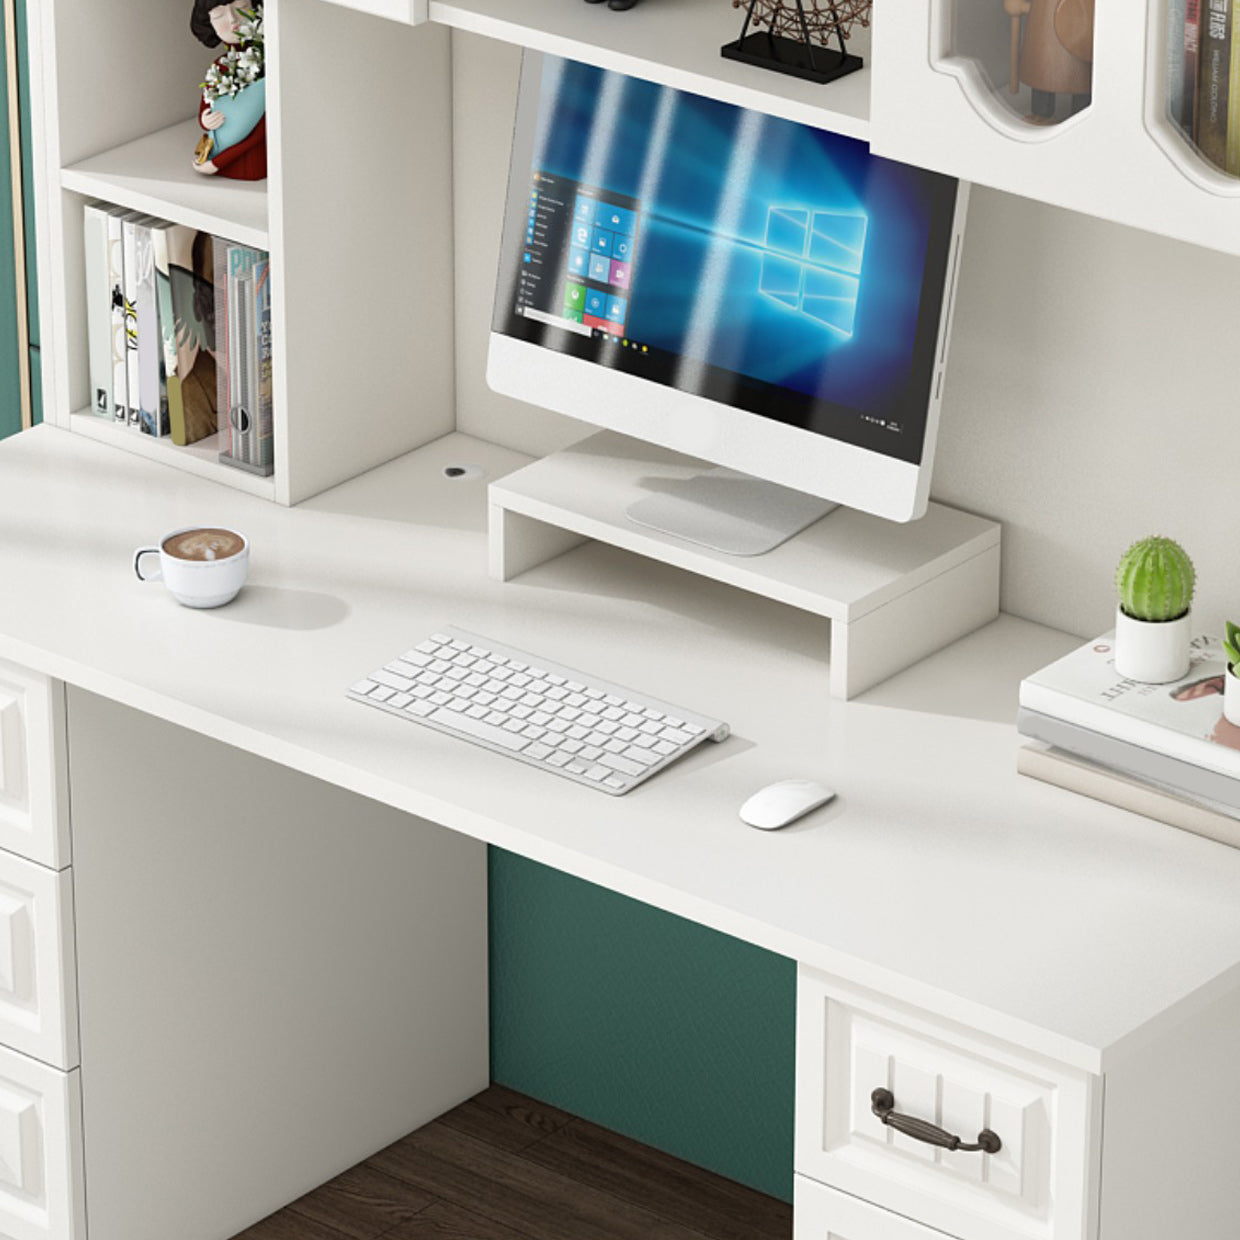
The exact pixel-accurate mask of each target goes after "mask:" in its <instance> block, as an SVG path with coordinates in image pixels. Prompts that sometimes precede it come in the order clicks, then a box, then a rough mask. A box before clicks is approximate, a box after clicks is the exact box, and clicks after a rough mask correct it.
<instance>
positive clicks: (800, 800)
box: [741, 779, 835, 831]
mask: <svg viewBox="0 0 1240 1240" xmlns="http://www.w3.org/2000/svg"><path fill="white" fill-rule="evenodd" d="M834 797H835V790H834V789H833V788H828V787H827V786H826V784H820V783H819V782H818V781H817V780H816V779H781V780H780V781H779V782H778V783H776V784H767V786H766V787H765V788H759V789H758V791H757V792H755V793H754V794H753V796H751V797H750V798H749V800H748V801H746V802H745V804H744V805H742V806H741V821H742V822H746V823H748V824H749V825H750V826H751V827H757V828H758V829H759V830H761V831H774V830H775V829H776V828H777V827H786V826H787V825H788V824H789V823H790V822H796V820H797V819H798V818H800V817H802V816H803V815H805V814H808V813H809V812H810V810H812V809H817V808H818V807H819V806H820V805H825V804H826V803H827V802H828V801H830V800H833V799H834Z"/></svg>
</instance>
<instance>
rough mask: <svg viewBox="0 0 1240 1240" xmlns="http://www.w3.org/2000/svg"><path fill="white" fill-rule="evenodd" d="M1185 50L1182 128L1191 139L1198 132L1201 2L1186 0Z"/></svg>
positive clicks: (1181, 109)
mask: <svg viewBox="0 0 1240 1240" xmlns="http://www.w3.org/2000/svg"><path fill="white" fill-rule="evenodd" d="M1183 49H1184V61H1183V66H1184V67H1183V73H1182V79H1181V89H1182V94H1181V98H1180V126H1181V128H1182V129H1183V130H1184V132H1185V133H1186V134H1188V135H1189V136H1190V137H1191V136H1192V135H1193V134H1194V133H1195V132H1196V118H1197V65H1198V62H1199V60H1200V52H1201V0H1185V4H1184V43H1183Z"/></svg>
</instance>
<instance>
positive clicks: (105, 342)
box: [82, 202, 114, 418]
mask: <svg viewBox="0 0 1240 1240" xmlns="http://www.w3.org/2000/svg"><path fill="white" fill-rule="evenodd" d="M108 212H109V208H108V206H107V204H106V203H100V202H93V203H89V204H88V205H87V207H86V212H85V216H84V220H83V226H82V232H83V244H84V251H85V258H86V335H87V354H88V357H89V359H90V411H91V413H93V414H94V415H95V416H96V417H100V418H111V417H112V416H113V412H114V410H113V406H112V297H111V289H110V288H109V287H108Z"/></svg>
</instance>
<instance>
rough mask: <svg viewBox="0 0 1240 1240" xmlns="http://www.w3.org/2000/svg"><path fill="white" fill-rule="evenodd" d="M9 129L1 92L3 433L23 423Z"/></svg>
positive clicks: (1, 38)
mask: <svg viewBox="0 0 1240 1240" xmlns="http://www.w3.org/2000/svg"><path fill="white" fill-rule="evenodd" d="M7 51H8V48H7V45H6V43H5V35H4V27H3V25H0V54H3V55H7ZM8 132H9V103H8V95H7V93H6V92H4V91H0V436H2V435H11V434H12V433H13V432H14V431H18V430H20V429H21V425H22V415H21V380H20V371H19V369H18V342H17V293H16V287H17V285H16V281H17V263H16V261H15V259H14V253H13V206H12V202H11V199H10V194H9V185H10V178H11V176H12V171H11V168H10V163H9V156H10V153H9V144H8Z"/></svg>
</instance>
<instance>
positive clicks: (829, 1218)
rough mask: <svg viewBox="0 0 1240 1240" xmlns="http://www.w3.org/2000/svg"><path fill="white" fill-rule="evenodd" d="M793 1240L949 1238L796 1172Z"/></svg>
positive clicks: (917, 1239)
mask: <svg viewBox="0 0 1240 1240" xmlns="http://www.w3.org/2000/svg"><path fill="white" fill-rule="evenodd" d="M792 1240H948V1237H947V1236H945V1235H944V1234H943V1233H942V1232H941V1231H934V1230H932V1229H931V1228H929V1227H923V1226H922V1225H921V1224H920V1223H914V1222H911V1221H910V1220H909V1219H906V1218H901V1217H900V1216H899V1215H898V1214H892V1213H891V1212H890V1211H888V1210H880V1209H879V1208H878V1207H877V1206H872V1205H870V1204H869V1203H868V1202H865V1201H861V1200H860V1199H859V1198H857V1197H849V1196H848V1195H847V1193H837V1192H836V1191H835V1189H833V1188H827V1187H826V1186H825V1185H822V1184H819V1183H817V1182H816V1181H814V1180H807V1179H806V1178H805V1176H803V1175H798V1176H797V1177H796V1178H795V1183H794V1186H793V1198H792Z"/></svg>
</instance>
